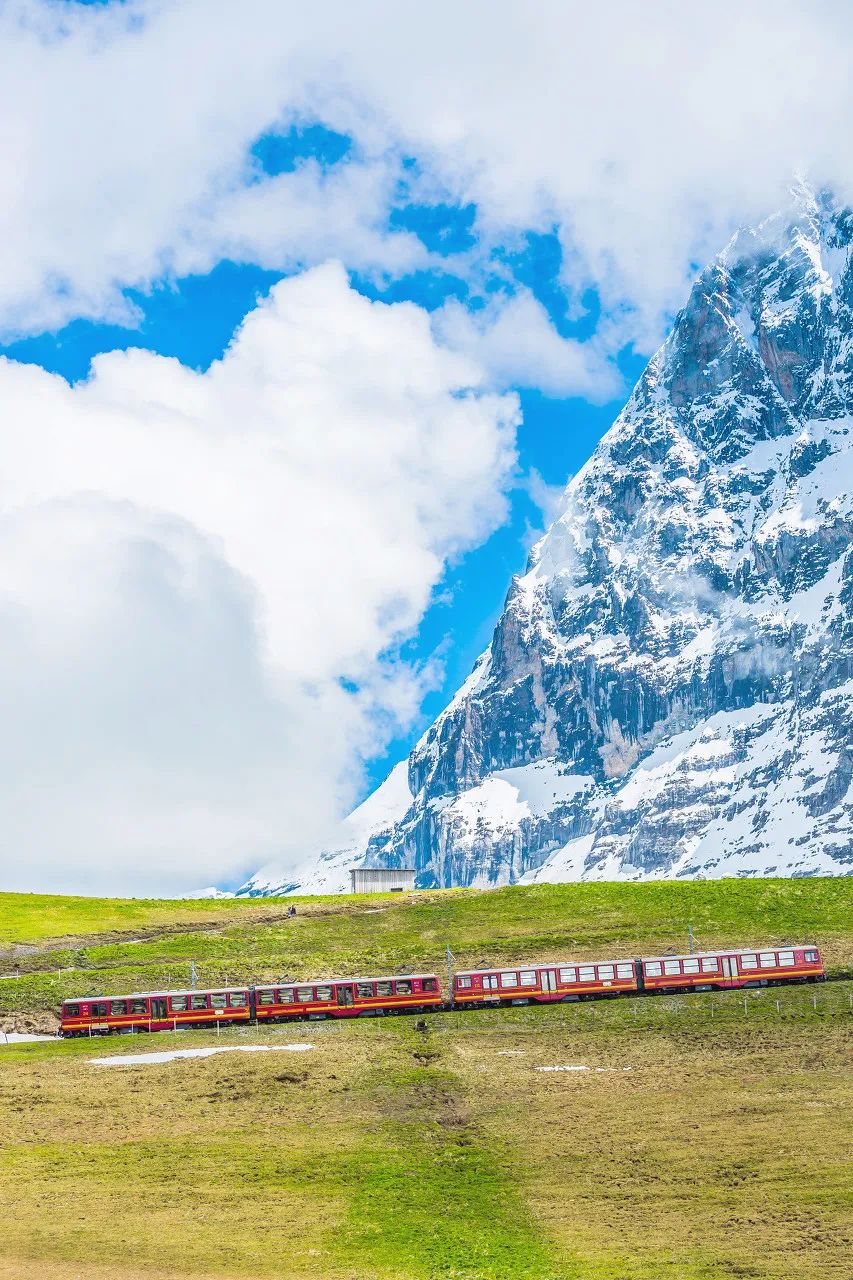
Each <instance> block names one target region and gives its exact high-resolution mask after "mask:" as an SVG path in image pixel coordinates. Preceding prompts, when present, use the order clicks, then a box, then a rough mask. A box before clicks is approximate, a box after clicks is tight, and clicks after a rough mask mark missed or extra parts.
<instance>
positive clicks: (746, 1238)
mask: <svg viewBox="0 0 853 1280" xmlns="http://www.w3.org/2000/svg"><path fill="white" fill-rule="evenodd" d="M283 905H284V904H282V903H281V902H279V903H276V902H274V901H268V902H265V903H257V902H255V903H244V902H239V903H238V902H215V903H185V902H182V903H173V902H171V903H170V902H165V903H144V902H129V903H122V902H101V903H93V902H92V901H89V900H82V899H38V898H32V897H22V896H13V895H7V896H6V897H0V921H2V924H0V935H2V943H0V946H2V947H3V948H5V952H4V963H6V964H8V963H14V962H17V963H19V964H20V966H21V972H22V976H21V977H20V978H17V979H16V978H7V979H4V980H2V981H0V1008H2V1010H3V1011H5V1013H6V1016H7V1019H8V1018H10V1017H12V1016H14V1017H18V1018H21V1019H26V1018H37V1017H40V1016H41V1017H45V1016H46V1011H47V1010H49V1008H50V1006H51V1001H54V1000H56V999H57V998H58V997H59V995H64V994H71V993H79V992H80V991H82V990H83V989H84V988H85V989H98V990H104V991H109V990H113V991H119V990H125V989H128V988H134V987H145V986H148V985H158V984H159V981H160V980H163V981H164V982H168V983H170V984H172V985H176V984H178V983H180V984H183V983H184V982H185V981H186V978H187V974H188V963H189V960H190V959H195V961H196V965H197V969H198V973H199V979H200V981H206V980H208V979H209V980H211V981H214V980H216V981H218V980H219V979H220V978H221V977H222V976H225V974H226V973H227V974H229V975H230V976H233V977H237V976H240V977H247V978H249V977H269V976H276V975H277V974H278V973H280V972H283V971H288V972H291V973H293V974H295V975H296V976H305V977H308V976H311V975H314V974H322V973H328V972H333V971H341V970H348V971H353V970H360V971H374V972H379V971H381V970H383V969H386V970H387V969H392V970H396V969H398V968H400V967H401V966H409V965H415V964H417V965H418V966H420V965H424V966H428V967H438V968H439V972H441V969H440V965H441V962H442V960H443V951H444V945H445V942H446V941H449V942H450V943H451V945H452V946H453V950H454V953H455V954H456V955H457V957H458V959H459V960H460V962H464V963H466V964H467V963H476V962H479V961H484V960H496V961H500V960H502V959H503V958H507V959H509V958H513V959H516V958H520V957H524V956H529V957H530V958H531V959H540V958H541V959H546V958H552V957H563V956H565V957H567V958H568V957H571V956H585V955H593V954H596V955H602V956H603V955H608V954H613V955H632V954H636V953H639V952H643V951H651V950H657V949H664V948H665V947H669V946H677V947H682V946H683V945H684V943H685V941H686V930H687V924H688V922H690V923H692V925H693V929H694V933H695V935H696V939H697V943H698V944H699V945H702V946H704V945H709V946H710V945H715V944H717V943H724V942H725V943H731V944H738V943H744V944H747V943H749V944H755V943H761V942H767V943H770V942H774V941H782V940H791V939H794V938H800V939H806V938H808V939H809V940H815V941H817V942H818V943H819V944H820V945H821V946H822V947H823V948H824V949H825V952H826V954H827V957H828V959H829V962H830V966H831V968H832V969H833V970H834V972H835V973H836V974H838V975H841V974H843V973H844V972H847V971H849V970H850V966H851V963H853V911H851V906H853V882H851V881H842V880H835V881H830V880H804V881H793V882H791V881H787V882H780V881H757V882H756V881H752V882H744V881H737V882H706V883H700V884H695V883H692V884H660V885H622V886H614V885H583V886H543V887H541V888H534V889H527V890H522V889H509V890H501V891H498V892H495V893H488V894H486V893H479V894H478V893H469V892H451V893H447V894H437V893H436V894H416V895H412V896H411V897H410V898H407V899H401V898H399V897H398V896H396V895H395V896H392V897H389V898H382V899H378V898H349V899H337V900H333V901H329V900H321V899H314V900H300V901H299V902H298V909H299V913H298V915H297V917H296V918H295V919H294V920H286V919H284V917H283ZM7 908H8V909H7ZM58 969H61V970H62V972H61V974H57V970H58ZM155 976H156V977H157V982H156V983H153V982H152V978H154V977H155ZM851 1010H853V982H851V981H844V980H841V981H836V982H832V983H827V984H825V985H823V986H820V987H816V988H815V987H797V988H782V989H769V990H766V991H756V992H750V993H747V994H746V995H745V996H744V994H742V993H738V992H725V993H718V994H715V995H700V996H686V997H679V998H670V997H663V998H662V997H658V998H655V999H630V1000H619V1001H611V1002H601V1003H598V1002H597V1003H590V1004H584V1005H574V1006H554V1007H547V1008H531V1009H513V1010H510V1011H489V1012H479V1013H474V1012H471V1013H467V1014H440V1015H431V1016H430V1017H428V1018H427V1020H426V1021H427V1024H428V1029H427V1031H426V1032H419V1031H417V1029H416V1027H415V1022H414V1020H412V1019H410V1018H394V1019H390V1018H389V1019H381V1020H372V1021H369V1022H363V1021H359V1022H355V1023H347V1024H346V1025H342V1024H339V1023H311V1024H301V1025H298V1026H294V1027H280V1028H270V1029H264V1030H263V1031H258V1030H255V1029H247V1030H241V1031H229V1032H223V1033H222V1035H221V1036H220V1037H218V1038H217V1037H216V1036H215V1035H214V1034H212V1033H209V1032H182V1033H179V1034H178V1035H173V1034H169V1033H167V1034H164V1035H160V1036H155V1037H151V1038H149V1037H145V1036H143V1037H135V1038H133V1039H132V1040H130V1039H122V1040H116V1039H109V1040H94V1041H88V1040H78V1041H70V1042H49V1043H35V1044H22V1045H17V1046H16V1045H10V1046H8V1047H5V1048H2V1047H0V1133H2V1135H3V1137H2V1141H1V1142H0V1204H2V1205H3V1208H4V1214H3V1232H2V1235H0V1278H2V1280H19V1278H20V1277H25V1276H26V1277H29V1276H35V1277H38V1278H39V1280H41V1278H42V1277H43V1278H44V1280H79V1278H80V1277H86V1280H88V1278H89V1277H92V1278H93V1280H143V1278H144V1280H178V1277H181V1278H184V1277H197V1278H200V1277H208V1278H212V1277H217V1278H222V1277H227V1278H230V1280H249V1278H250V1277H252V1278H257V1280H260V1278H261V1277H276V1278H278V1280H372V1278H375V1280H516V1278H517V1280H732V1278H734V1277H738V1278H740V1280H827V1278H828V1280H842V1278H843V1280H848V1277H849V1275H850V1269H849V1259H850V1256H851V1248H853V1241H851V1239H850V1233H849V1224H850V1218H851V1213H850V1211H851V1207H853V1203H852V1202H853V1187H851V1179H850V1158H849V1157H850V1139H851V1124H850V1111H849V1108H850V1103H851V1095H853V1083H851V1073H850V1066H851V1058H853V1055H851V1034H850V1032H851V1022H852V1021H853V1014H852V1013H851ZM296 1041H299V1042H308V1043H310V1044H311V1045H313V1046H314V1047H313V1048H312V1049H311V1050H310V1051H308V1052H304V1053H291V1052H286V1051H270V1052H260V1053H231V1052H229V1053H223V1054H221V1055H217V1056H213V1057H209V1058H206V1059H192V1060H184V1061H176V1062H169V1063H163V1064H157V1065H148V1066H141V1065H137V1066H123V1067H118V1068H111V1067H101V1066H96V1065H94V1064H92V1062H91V1061H90V1060H91V1059H92V1058H93V1057H96V1056H104V1055H113V1054H116V1055H129V1056H133V1055H135V1054H138V1053H140V1052H144V1051H150V1050H152V1049H158V1050H159V1049H163V1048H186V1047H202V1046H217V1047H220V1048H224V1047H226V1046H235V1045H248V1044H264V1045H268V1046H282V1045H286V1044H289V1043H293V1042H296ZM543 1067H573V1068H578V1067H582V1068H585V1069H584V1070H570V1071H565V1070H563V1071H545V1070H541V1068H543Z"/></svg>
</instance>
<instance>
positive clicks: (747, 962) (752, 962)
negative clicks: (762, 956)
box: [740, 955, 758, 969]
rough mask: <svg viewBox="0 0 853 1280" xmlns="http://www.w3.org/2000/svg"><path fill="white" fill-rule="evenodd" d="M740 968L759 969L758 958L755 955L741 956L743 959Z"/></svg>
mask: <svg viewBox="0 0 853 1280" xmlns="http://www.w3.org/2000/svg"><path fill="white" fill-rule="evenodd" d="M740 967H741V969H757V968H758V958H757V957H756V956H753V955H749V956H741V958H740Z"/></svg>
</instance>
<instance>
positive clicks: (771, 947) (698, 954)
mask: <svg viewBox="0 0 853 1280" xmlns="http://www.w3.org/2000/svg"><path fill="white" fill-rule="evenodd" d="M806 948H813V949H814V950H815V951H817V950H818V947H817V945H816V944H815V943H813V942H768V943H765V944H764V946H758V947H742V948H735V947H720V948H719V950H718V951H687V952H683V953H682V952H679V953H678V954H677V955H676V954H669V953H667V954H666V955H658V956H643V957H642V960H643V964H646V963H648V961H649V960H702V959H704V958H708V959H710V958H711V957H712V956H714V957H715V958H716V959H719V958H720V957H721V956H754V955H755V954H756V953H757V952H759V951H803V950H805V949H806Z"/></svg>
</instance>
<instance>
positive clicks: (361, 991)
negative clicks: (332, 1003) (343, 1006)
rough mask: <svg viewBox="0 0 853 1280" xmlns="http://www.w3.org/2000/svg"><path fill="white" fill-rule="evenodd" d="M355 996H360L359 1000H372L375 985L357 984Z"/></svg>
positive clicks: (367, 983) (368, 983)
mask: <svg viewBox="0 0 853 1280" xmlns="http://www.w3.org/2000/svg"><path fill="white" fill-rule="evenodd" d="M355 994H356V995H357V996H358V998H359V1000H372V999H373V983H372V982H357V983H356V984H355Z"/></svg>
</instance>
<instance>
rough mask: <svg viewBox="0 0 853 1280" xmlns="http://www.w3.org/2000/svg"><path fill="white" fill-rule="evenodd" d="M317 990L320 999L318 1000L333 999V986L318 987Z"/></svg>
mask: <svg viewBox="0 0 853 1280" xmlns="http://www.w3.org/2000/svg"><path fill="white" fill-rule="evenodd" d="M316 992H317V999H318V1000H331V998H332V988H331V987H317V988H316Z"/></svg>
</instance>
